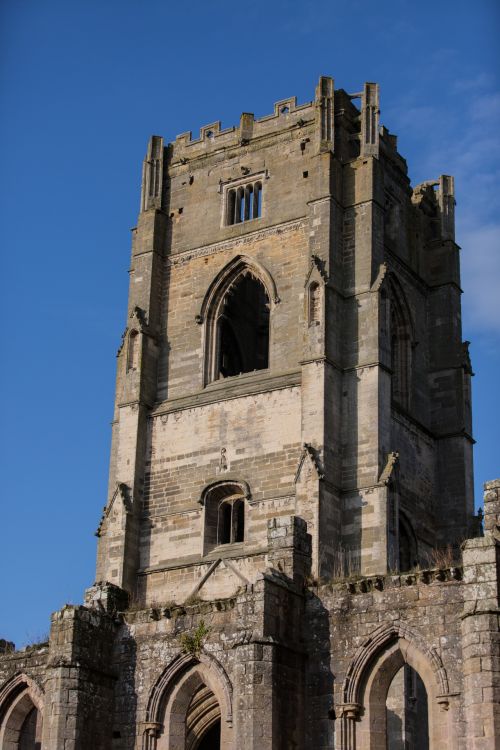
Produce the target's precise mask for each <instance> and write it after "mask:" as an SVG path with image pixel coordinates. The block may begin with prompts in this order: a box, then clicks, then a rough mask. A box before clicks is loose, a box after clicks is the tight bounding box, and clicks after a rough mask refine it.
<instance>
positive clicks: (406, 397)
mask: <svg viewBox="0 0 500 750" xmlns="http://www.w3.org/2000/svg"><path fill="white" fill-rule="evenodd" d="M390 326H391V338H390V341H391V370H392V379H391V396H392V400H393V401H395V402H396V403H398V404H399V405H400V406H402V407H403V408H405V409H408V408H409V407H410V396H411V364H412V363H411V359H412V347H411V330H410V324H409V321H408V319H407V316H406V315H405V311H404V308H403V306H402V305H401V304H399V303H398V300H397V299H396V298H395V297H393V298H392V299H391V316H390Z"/></svg>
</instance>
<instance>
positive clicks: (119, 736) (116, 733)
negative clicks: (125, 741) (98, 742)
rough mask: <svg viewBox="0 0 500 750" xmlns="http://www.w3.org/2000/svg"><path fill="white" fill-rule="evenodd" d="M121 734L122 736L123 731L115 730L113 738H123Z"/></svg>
mask: <svg viewBox="0 0 500 750" xmlns="http://www.w3.org/2000/svg"><path fill="white" fill-rule="evenodd" d="M121 736H122V734H121V732H113V739H114V740H119V739H121Z"/></svg>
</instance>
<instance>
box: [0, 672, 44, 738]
mask: <svg viewBox="0 0 500 750" xmlns="http://www.w3.org/2000/svg"><path fill="white" fill-rule="evenodd" d="M42 717H43V702H42V693H41V690H40V688H39V687H38V686H37V685H36V683H34V682H33V680H31V679H30V678H29V677H27V676H26V675H24V674H20V675H16V676H15V677H14V678H13V679H12V680H10V681H9V682H8V683H7V684H6V685H5V686H4V687H3V688H2V690H1V691H0V748H2V750H40V748H41V742H42Z"/></svg>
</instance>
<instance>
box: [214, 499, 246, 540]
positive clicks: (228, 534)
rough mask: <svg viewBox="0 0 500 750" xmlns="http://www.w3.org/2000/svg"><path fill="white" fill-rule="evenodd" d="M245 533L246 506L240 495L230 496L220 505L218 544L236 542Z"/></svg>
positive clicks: (242, 537)
mask: <svg viewBox="0 0 500 750" xmlns="http://www.w3.org/2000/svg"><path fill="white" fill-rule="evenodd" d="M244 535H245V506H244V503H243V500H242V499H241V498H240V497H230V498H227V499H226V500H223V501H222V502H221V503H220V505H219V511H218V518H217V544H236V543H237V542H242V541H243V539H244Z"/></svg>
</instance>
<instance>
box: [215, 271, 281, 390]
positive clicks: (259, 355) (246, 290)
mask: <svg viewBox="0 0 500 750" xmlns="http://www.w3.org/2000/svg"><path fill="white" fill-rule="evenodd" d="M216 337H217V367H216V373H215V377H216V379H217V378H227V377H231V376H232V375H240V374H241V373H243V372H252V371H253V370H264V369H266V368H267V367H268V366H269V299H268V297H267V294H266V290H265V287H264V285H263V284H262V282H261V281H260V280H259V279H256V278H255V277H253V276H251V275H250V274H242V275H241V276H239V278H238V279H236V280H235V282H234V283H233V284H232V285H231V287H230V288H229V289H228V290H227V292H226V294H225V296H224V300H223V304H222V306H221V310H220V312H219V316H218V319H217V331H216Z"/></svg>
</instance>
